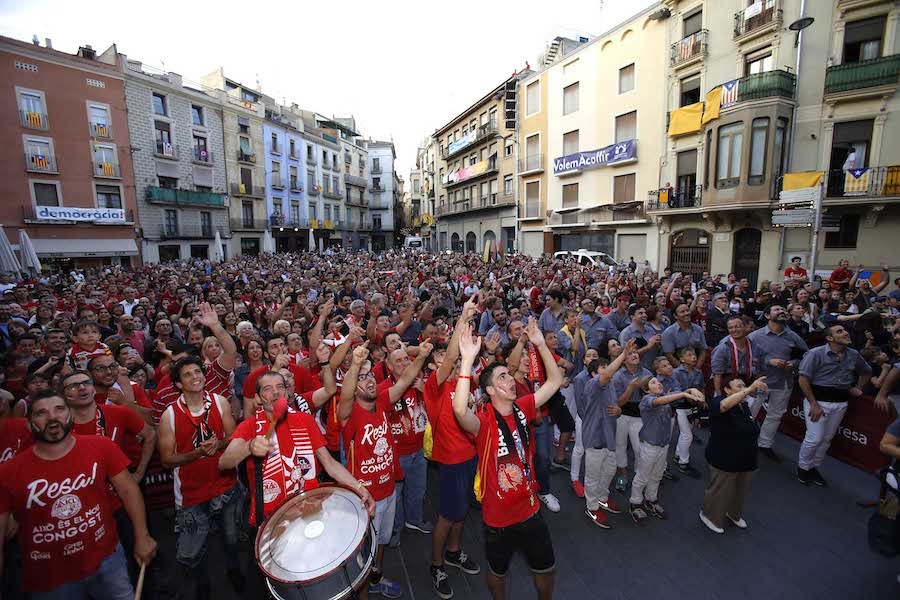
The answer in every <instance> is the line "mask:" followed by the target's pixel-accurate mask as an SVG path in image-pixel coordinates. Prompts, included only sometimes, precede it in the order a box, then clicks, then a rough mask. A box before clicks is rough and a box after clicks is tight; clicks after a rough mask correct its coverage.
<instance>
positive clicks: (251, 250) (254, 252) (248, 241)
mask: <svg viewBox="0 0 900 600" xmlns="http://www.w3.org/2000/svg"><path fill="white" fill-rule="evenodd" d="M241 254H244V255H247V256H259V240H258V239H256V238H241Z"/></svg>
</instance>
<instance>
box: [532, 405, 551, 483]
mask: <svg viewBox="0 0 900 600" xmlns="http://www.w3.org/2000/svg"><path fill="white" fill-rule="evenodd" d="M552 451H553V425H551V424H550V417H544V419H543V421H542V422H541V424H540V425H538V426H537V427H535V428H534V474H535V476H536V477H537V482H538V486H539V487H540V491H539V493H541V494H549V493H550V453H551V452H552Z"/></svg>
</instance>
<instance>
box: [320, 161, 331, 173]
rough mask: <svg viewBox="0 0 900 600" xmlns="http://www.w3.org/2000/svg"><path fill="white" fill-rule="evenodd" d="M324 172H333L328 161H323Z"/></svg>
mask: <svg viewBox="0 0 900 600" xmlns="http://www.w3.org/2000/svg"><path fill="white" fill-rule="evenodd" d="M322 170H323V171H330V170H331V163H330V162H328V161H325V160H323V161H322Z"/></svg>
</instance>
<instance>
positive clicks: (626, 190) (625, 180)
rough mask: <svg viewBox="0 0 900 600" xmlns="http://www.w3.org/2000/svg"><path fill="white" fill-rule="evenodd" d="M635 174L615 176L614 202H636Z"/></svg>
mask: <svg viewBox="0 0 900 600" xmlns="http://www.w3.org/2000/svg"><path fill="white" fill-rule="evenodd" d="M635 178H636V176H635V174H634V173H629V174H628V175H619V176H617V177H614V178H613V203H614V204H621V203H623V202H634V184H635Z"/></svg>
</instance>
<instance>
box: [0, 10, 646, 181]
mask: <svg viewBox="0 0 900 600" xmlns="http://www.w3.org/2000/svg"><path fill="white" fill-rule="evenodd" d="M651 3H652V0H602V1H601V0H592V1H588V2H548V1H546V0H516V1H505V2H499V1H490V0H456V1H455V2H452V3H449V4H438V3H432V2H427V1H423V0H412V1H407V0H401V1H383V2H380V3H379V2H360V1H357V0H353V1H343V2H342V1H340V0H302V1H300V2H297V1H294V2H283V3H279V2H248V1H246V0H245V1H242V2H235V1H234V0H220V1H218V2H212V1H209V0H179V1H177V2H176V1H173V0H154V1H153V2H143V1H139V0H125V1H123V2H118V3H112V4H109V3H107V4H94V5H89V4H85V3H83V2H77V1H73V0H27V1H26V0H0V32H2V34H3V35H8V36H11V37H15V38H19V39H24V40H28V41H30V40H31V38H32V35H37V36H38V37H39V38H40V40H41V44H43V43H44V38H46V37H49V38H51V39H52V40H53V46H54V48H56V49H58V50H62V51H66V52H74V51H75V50H77V48H78V46H79V45H84V44H90V45H91V46H93V47H94V48H95V49H96V50H98V52H100V51H103V50H105V49H106V48H107V47H109V45H110V44H112V43H116V44H118V48H119V51H120V52H123V53H125V54H127V55H128V56H129V58H133V59H137V60H140V61H142V62H143V63H145V64H147V65H150V66H154V67H158V68H164V69H165V70H168V71H174V72H176V73H179V74H181V75H182V76H183V77H185V78H186V79H191V80H194V81H198V80H199V78H200V76H201V75H202V74H204V73H208V72H210V71H212V70H214V69H215V68H217V67H219V66H223V67H224V68H225V73H226V75H227V76H228V77H230V78H232V79H236V80H238V81H240V82H242V83H243V84H245V85H249V86H251V87H255V86H256V81H257V80H258V81H259V83H260V85H261V88H262V91H263V92H265V93H266V94H269V95H270V96H272V97H274V98H276V99H278V100H279V101H281V100H286V101H287V103H288V104H290V103H291V102H296V103H298V104H299V105H300V106H302V107H304V108H307V109H310V110H315V111H318V112H320V113H322V114H325V115H327V116H348V115H351V114H352V115H353V116H355V117H356V120H357V124H358V126H359V128H360V129H361V131H362V133H364V134H365V135H366V136H369V137H372V138H377V139H393V141H394V144H395V145H396V148H397V172H398V174H400V175H402V176H403V177H404V179H406V178H407V177H408V175H409V169H410V167H411V166H412V165H413V164H414V162H415V151H416V147H417V146H418V144H419V142H420V141H421V140H422V139H423V138H424V137H425V136H426V135H428V134H430V133H432V132H433V131H434V130H435V129H437V128H439V127H440V126H442V125H444V124H445V123H446V122H447V121H449V120H450V119H452V118H453V117H454V116H456V115H457V114H458V113H460V112H462V111H463V110H465V109H466V107H468V106H469V105H470V104H471V103H472V102H474V101H475V100H477V99H478V98H480V97H482V96H483V95H484V94H486V93H487V92H488V91H489V90H490V89H492V88H493V87H495V86H497V85H499V84H500V83H501V82H502V81H503V80H504V79H505V78H506V77H508V76H509V75H510V74H512V72H513V71H515V70H517V69H521V68H523V67H524V66H525V62H526V61H529V62H530V63H531V65H532V66H534V65H535V64H536V62H537V57H538V55H539V54H540V53H541V52H542V51H543V50H544V47H545V45H546V44H547V42H548V41H549V40H551V39H552V38H553V37H555V36H557V35H567V36H569V37H573V36H575V35H577V34H578V33H586V34H590V35H597V34H600V33H602V32H603V31H605V30H606V29H608V28H610V27H612V26H614V25H616V24H618V23H619V22H621V21H623V20H625V19H626V18H628V17H629V16H631V15H633V14H636V13H637V12H639V11H640V10H642V9H643V8H645V7H646V6H649V5H650V4H651Z"/></svg>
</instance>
